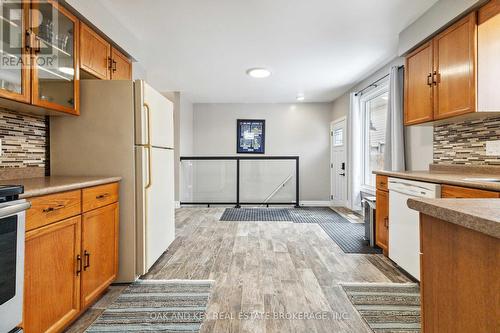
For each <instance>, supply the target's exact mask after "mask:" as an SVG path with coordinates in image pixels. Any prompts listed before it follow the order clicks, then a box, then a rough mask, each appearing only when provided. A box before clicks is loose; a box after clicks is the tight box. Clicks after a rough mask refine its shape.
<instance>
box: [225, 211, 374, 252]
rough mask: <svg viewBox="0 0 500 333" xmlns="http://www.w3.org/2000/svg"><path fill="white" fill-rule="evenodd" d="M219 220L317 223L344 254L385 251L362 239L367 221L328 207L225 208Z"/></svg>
mask: <svg viewBox="0 0 500 333" xmlns="http://www.w3.org/2000/svg"><path fill="white" fill-rule="evenodd" d="M220 221H233V222H245V221H246V222H250V221H255V222H271V221H276V222H284V221H288V222H293V223H316V224H318V225H319V226H320V227H321V228H323V230H324V231H325V232H326V234H327V235H328V236H329V237H330V238H331V239H332V240H333V241H334V242H335V243H336V244H337V245H338V246H339V247H340V248H341V249H342V251H344V252H345V253H361V254H379V253H382V250H380V249H379V248H373V247H370V246H369V244H368V242H367V241H365V240H364V239H363V237H364V235H365V226H364V224H362V223H351V222H349V220H347V219H346V218H344V217H343V216H342V215H340V214H339V213H337V212H336V211H334V210H332V209H330V208H329V207H301V208H226V209H225V210H224V213H223V214H222V216H221V217H220Z"/></svg>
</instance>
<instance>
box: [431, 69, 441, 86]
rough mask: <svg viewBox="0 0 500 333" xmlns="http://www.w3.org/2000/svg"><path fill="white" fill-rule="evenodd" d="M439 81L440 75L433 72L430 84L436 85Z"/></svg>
mask: <svg viewBox="0 0 500 333" xmlns="http://www.w3.org/2000/svg"><path fill="white" fill-rule="evenodd" d="M439 81H441V75H440V74H439V73H438V72H437V71H434V72H433V73H432V83H433V84H434V85H437V84H438V83H439Z"/></svg>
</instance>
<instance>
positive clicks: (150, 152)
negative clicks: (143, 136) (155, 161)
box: [144, 103, 152, 189]
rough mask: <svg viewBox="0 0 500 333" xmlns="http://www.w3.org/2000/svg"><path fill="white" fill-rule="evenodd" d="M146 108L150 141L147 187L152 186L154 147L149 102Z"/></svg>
mask: <svg viewBox="0 0 500 333" xmlns="http://www.w3.org/2000/svg"><path fill="white" fill-rule="evenodd" d="M144 108H145V109H146V115H147V118H148V120H147V124H148V126H147V127H148V141H147V143H146V149H147V150H148V182H147V184H146V189H148V188H150V187H151V184H152V180H151V169H152V168H151V157H152V151H151V150H152V147H151V109H150V108H149V105H148V103H144Z"/></svg>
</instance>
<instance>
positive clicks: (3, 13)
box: [0, 0, 30, 103]
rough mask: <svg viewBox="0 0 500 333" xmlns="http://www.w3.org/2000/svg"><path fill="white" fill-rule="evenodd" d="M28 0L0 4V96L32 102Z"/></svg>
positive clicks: (5, 1)
mask: <svg viewBox="0 0 500 333" xmlns="http://www.w3.org/2000/svg"><path fill="white" fill-rule="evenodd" d="M28 10H29V2H28V1H19V0H2V1H0V36H1V41H0V58H1V59H0V97H4V98H8V99H13V100H16V101H21V102H26V103H29V102H30V67H29V61H30V56H29V52H30V49H29V47H27V45H28V44H27V43H28V42H29V34H28V33H27V31H28V20H29V19H28Z"/></svg>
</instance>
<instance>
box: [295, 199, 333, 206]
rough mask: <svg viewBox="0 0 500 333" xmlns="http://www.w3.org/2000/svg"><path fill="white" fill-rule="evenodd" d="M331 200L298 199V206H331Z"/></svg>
mask: <svg viewBox="0 0 500 333" xmlns="http://www.w3.org/2000/svg"><path fill="white" fill-rule="evenodd" d="M331 204H332V203H331V201H328V200H325V201H313V200H311V201H308V200H303V201H300V206H308V207H330V206H331Z"/></svg>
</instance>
